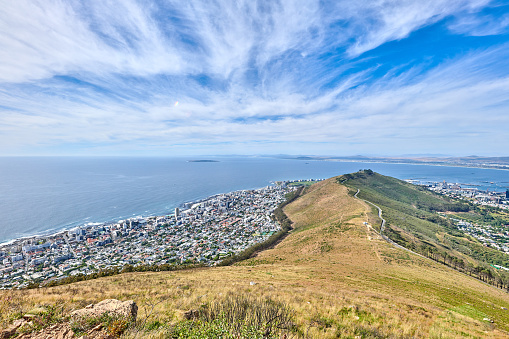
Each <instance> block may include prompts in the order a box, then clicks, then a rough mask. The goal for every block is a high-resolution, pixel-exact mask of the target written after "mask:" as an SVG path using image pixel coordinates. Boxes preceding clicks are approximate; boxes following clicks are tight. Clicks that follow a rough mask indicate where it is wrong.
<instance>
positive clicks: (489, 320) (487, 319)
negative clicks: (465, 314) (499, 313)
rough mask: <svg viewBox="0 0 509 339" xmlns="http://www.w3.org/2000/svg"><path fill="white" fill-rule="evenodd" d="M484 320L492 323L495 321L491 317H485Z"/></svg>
mask: <svg viewBox="0 0 509 339" xmlns="http://www.w3.org/2000/svg"><path fill="white" fill-rule="evenodd" d="M483 320H484V321H487V322H490V323H492V322H493V320H491V319H490V318H483Z"/></svg>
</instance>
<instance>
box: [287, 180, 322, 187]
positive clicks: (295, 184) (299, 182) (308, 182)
mask: <svg viewBox="0 0 509 339" xmlns="http://www.w3.org/2000/svg"><path fill="white" fill-rule="evenodd" d="M315 183H316V181H308V180H301V181H296V182H291V183H289V184H288V186H306V187H307V186H311V185H313V184H315Z"/></svg>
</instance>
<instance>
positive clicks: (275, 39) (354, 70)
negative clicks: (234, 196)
mask: <svg viewBox="0 0 509 339" xmlns="http://www.w3.org/2000/svg"><path fill="white" fill-rule="evenodd" d="M0 4H1V7H0V8H1V10H0V155H16V156H17V155H104V156H110V155H133V156H138V155H147V156H183V155H221V154H246V155H247V154H253V155H254V154H307V155H337V156H342V155H343V156H348V155H357V154H361V155H379V156H390V155H402V154H443V155H449V156H465V155H472V154H476V155H485V156H507V155H509V154H508V148H507V145H509V2H508V1H489V0H426V1H416V0H393V1H385V0H369V1H368V0H366V1H364V0H356V1H351V0H332V1H328V0H322V1H314V0H303V1H300V0H291V1H290V0H288V1H286V0H279V1H278V0H268V1H256V0H246V1H242V0H238V1H233V0H231V1H228V0H221V1H216V0H203V1H201V0H186V1H182V0H165V1H163V0H160V1H150V0H143V1H135V0H122V1H112V0H97V1H96V0H87V1H78V0H41V1H36V0H32V1H27V0H16V1H12V0H0Z"/></svg>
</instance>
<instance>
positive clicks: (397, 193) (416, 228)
mask: <svg viewBox="0 0 509 339" xmlns="http://www.w3.org/2000/svg"><path fill="white" fill-rule="evenodd" d="M336 180H337V182H338V183H340V184H344V185H346V186H348V187H350V192H356V191H357V189H360V192H359V194H358V197H359V198H361V199H365V200H367V201H370V202H372V203H374V204H376V205H378V206H379V207H380V208H381V209H382V211H383V217H384V219H385V220H386V230H385V235H387V236H389V237H390V238H391V239H392V240H394V241H396V242H397V243H399V244H400V245H402V246H404V247H406V248H409V249H411V250H413V251H416V252H420V253H421V254H424V255H429V254H430V253H429V252H430V249H431V250H433V251H434V254H431V257H434V258H436V259H437V260H440V257H442V258H443V257H444V255H447V257H446V262H447V258H449V257H450V258H452V257H453V258H456V259H459V260H461V261H462V263H467V262H470V263H474V264H475V265H476V266H482V269H489V268H488V265H490V264H496V265H502V266H507V265H509V256H507V255H506V254H505V253H503V252H501V251H498V250H496V249H492V248H489V247H485V246H483V245H482V244H481V243H479V242H478V241H477V240H475V239H473V238H470V237H467V236H466V235H465V234H464V233H462V232H461V231H459V230H458V229H457V228H456V227H455V226H454V224H453V223H452V221H451V220H449V219H448V218H446V217H444V216H441V215H439V214H438V213H437V212H449V211H452V215H453V216H461V217H462V219H466V220H469V221H473V222H478V221H482V220H486V215H481V214H480V213H481V212H482V213H485V212H486V211H484V210H483V209H479V208H478V207H476V206H470V205H468V204H467V203H465V202H463V201H456V200H454V199H452V198H449V197H446V196H442V195H439V194H437V193H434V192H431V191H429V190H427V189H425V188H423V187H420V186H415V185H412V184H409V183H407V182H404V181H401V180H398V179H396V178H392V177H387V176H383V175H380V174H378V173H374V172H372V171H369V170H367V171H360V172H357V173H352V174H347V175H343V176H340V177H338V178H337V179H336ZM479 211H481V212H479ZM369 214H370V220H375V219H378V211H377V210H376V209H374V208H371V212H370V213H369ZM378 220H379V219H378ZM377 224H378V223H376V224H375V225H377ZM424 248H426V249H424ZM451 265H453V263H452V261H451ZM491 272H492V274H493V277H490V278H487V279H488V280H489V281H490V283H494V280H495V279H496V277H499V278H502V279H503V280H504V281H506V282H507V284H508V286H509V275H508V274H507V273H506V272H495V271H494V270H491Z"/></svg>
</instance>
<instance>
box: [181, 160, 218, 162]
mask: <svg viewBox="0 0 509 339" xmlns="http://www.w3.org/2000/svg"><path fill="white" fill-rule="evenodd" d="M187 162H219V161H217V160H188V161H187Z"/></svg>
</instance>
